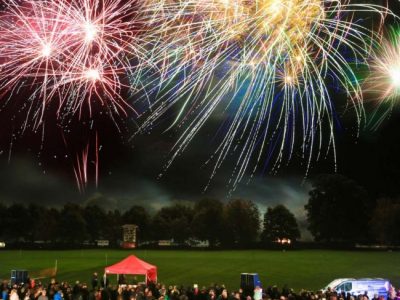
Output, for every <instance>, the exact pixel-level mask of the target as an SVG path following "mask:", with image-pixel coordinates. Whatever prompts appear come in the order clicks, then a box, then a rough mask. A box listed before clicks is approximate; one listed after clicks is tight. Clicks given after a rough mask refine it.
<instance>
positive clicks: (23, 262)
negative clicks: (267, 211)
mask: <svg viewBox="0 0 400 300" xmlns="http://www.w3.org/2000/svg"><path fill="white" fill-rule="evenodd" d="M131 253H133V254H135V255H136V256H138V257H139V258H141V259H144V260H146V261H147V262H149V263H151V264H154V265H156V266H158V278H159V281H161V282H163V283H166V284H184V285H191V284H193V283H198V284H199V285H206V286H208V285H209V284H210V283H219V284H222V283H224V284H225V285H226V286H227V287H228V288H230V289H236V288H237V287H238V286H239V284H240V276H239V274H240V273H241V272H257V273H259V274H260V277H261V281H262V283H263V285H264V286H267V285H274V284H276V285H278V286H282V285H283V284H288V285H289V287H292V288H294V289H295V290H299V289H301V288H305V289H311V290H316V289H319V288H322V287H323V286H325V285H326V284H327V283H329V282H330V281H331V280H332V279H334V278H341V277H384V278H388V279H390V280H391V281H392V283H393V284H394V285H395V286H396V287H399V286H400V252H355V251H324V250H303V251H286V252H282V251H262V250H254V251H250V250H249V251H159V250H135V251H124V250H76V251H25V250H21V251H18V250H15V251H8V250H3V251H0V278H9V277H10V270H11V269H14V268H17V269H18V268H21V269H27V270H29V271H30V272H31V274H32V275H35V274H39V273H40V270H43V269H47V268H52V267H54V265H55V261H56V260H57V262H58V273H57V279H58V280H60V281H62V280H68V281H70V282H74V281H75V280H80V281H81V282H85V281H86V282H89V281H90V277H91V274H92V273H93V272H94V271H97V272H99V273H100V274H102V273H103V270H104V267H105V266H106V265H110V264H113V263H115V262H117V261H119V260H121V259H123V258H125V257H126V256H128V255H129V254H131ZM36 276H37V275H36ZM110 278H111V282H113V281H114V282H115V276H110ZM43 281H46V280H43Z"/></svg>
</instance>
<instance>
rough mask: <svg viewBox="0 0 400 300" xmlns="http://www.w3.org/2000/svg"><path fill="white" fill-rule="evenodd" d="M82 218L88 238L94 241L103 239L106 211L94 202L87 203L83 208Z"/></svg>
mask: <svg viewBox="0 0 400 300" xmlns="http://www.w3.org/2000/svg"><path fill="white" fill-rule="evenodd" d="M82 213H83V218H84V219H85V224H86V232H87V233H88V236H89V239H90V240H91V241H92V242H94V241H96V240H98V239H103V238H104V236H105V232H104V231H105V229H104V228H105V227H106V221H107V218H106V213H105V212H104V210H103V209H102V208H100V207H99V206H98V205H96V204H91V205H87V206H86V207H85V208H84V209H83V212H82Z"/></svg>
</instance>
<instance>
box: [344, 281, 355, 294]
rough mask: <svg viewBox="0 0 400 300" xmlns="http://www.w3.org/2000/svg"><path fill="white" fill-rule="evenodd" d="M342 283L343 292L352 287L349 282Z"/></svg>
mask: <svg viewBox="0 0 400 300" xmlns="http://www.w3.org/2000/svg"><path fill="white" fill-rule="evenodd" d="M343 285H344V291H345V292H349V291H351V290H352V289H353V284H352V283H351V282H346V283H344V284H343Z"/></svg>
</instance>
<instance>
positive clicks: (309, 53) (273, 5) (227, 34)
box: [143, 0, 391, 187]
mask: <svg viewBox="0 0 400 300" xmlns="http://www.w3.org/2000/svg"><path fill="white" fill-rule="evenodd" d="M366 12H367V13H376V14H377V15H378V17H379V19H380V23H379V24H378V25H379V26H377V27H379V28H380V27H381V26H382V24H383V20H384V18H385V16H386V15H387V14H388V13H391V12H390V11H388V10H387V9H386V8H385V7H381V6H378V5H372V4H352V3H351V2H350V1H338V0H279V1H278V0H255V1H245V0H235V1H226V0H200V1H190V0H187V1H173V0H171V1H166V3H165V9H164V11H163V13H164V16H169V15H170V16H171V18H170V19H169V21H168V22H169V24H170V28H169V30H168V31H166V34H165V36H164V37H163V39H164V41H166V45H167V46H166V47H165V48H166V49H169V51H170V53H172V55H171V54H170V55H168V56H167V55H166V56H164V58H167V62H165V61H163V66H167V67H163V68H161V69H162V70H163V71H164V72H163V73H162V74H161V77H160V78H161V79H160V84H158V85H157V88H156V89H157V93H158V96H159V98H158V99H159V100H158V102H157V103H156V104H155V106H154V107H155V109H154V111H153V113H152V114H151V115H150V117H148V118H147V119H146V121H145V122H144V125H143V129H146V128H150V127H151V126H153V124H154V123H155V122H156V121H157V120H158V119H159V118H160V116H162V115H164V114H165V113H166V112H168V111H170V109H171V107H174V106H175V105H177V106H178V107H179V113H178V117H177V118H176V120H175V122H174V124H173V125H177V126H178V127H180V128H181V127H183V126H181V125H185V127H183V128H185V129H184V130H183V133H182V135H181V137H180V138H179V140H178V141H177V143H176V145H175V147H174V149H173V152H172V157H171V160H170V161H169V162H168V163H167V167H168V166H169V165H170V164H171V163H172V162H173V161H174V159H175V158H176V157H177V156H178V155H179V154H180V153H181V152H182V151H184V150H185V149H186V148H187V147H188V145H189V144H190V142H191V140H192V139H193V138H194V136H195V135H196V134H197V133H198V132H199V131H200V130H201V129H202V128H203V127H204V125H205V124H206V123H207V121H208V120H210V119H212V118H213V116H220V117H221V116H222V118H223V119H225V121H224V122H223V124H222V128H223V130H224V134H223V136H222V137H221V142H220V143H219V145H218V146H217V148H216V151H215V152H214V154H213V155H212V156H211V159H210V162H211V161H214V168H213V171H212V175H214V174H215V172H216V171H217V169H218V168H219V167H221V165H222V164H223V162H224V160H225V159H226V158H227V157H228V155H230V154H232V153H237V156H236V157H237V159H236V166H235V168H234V171H233V175H232V179H231V181H230V182H231V185H232V187H235V186H236V185H237V183H238V182H239V181H240V180H241V179H242V178H243V176H244V175H245V174H246V171H247V170H252V172H254V171H255V170H256V168H257V166H259V164H260V163H261V162H265V164H266V165H268V167H269V168H270V169H272V170H273V171H274V170H277V169H278V168H279V167H280V166H281V165H282V164H283V163H285V162H289V161H290V159H291V157H292V155H294V154H296V155H298V156H302V157H303V159H305V160H306V162H307V163H306V165H307V170H308V168H309V167H310V163H311V162H312V161H313V160H314V159H315V160H318V159H319V157H320V155H321V153H322V150H323V149H326V150H327V153H328V151H330V150H332V153H333V154H332V155H333V157H334V160H335V146H334V145H335V138H334V127H335V121H334V115H335V107H334V104H333V103H332V101H331V94H332V92H335V91H338V90H341V91H342V92H343V93H344V94H346V95H347V96H348V97H349V104H350V105H351V107H352V108H353V109H354V111H355V114H356V116H357V119H358V120H359V122H361V118H362V117H363V114H364V112H363V107H362V91H361V87H360V85H359V83H358V82H357V80H356V76H355V74H354V66H357V65H362V64H366V63H367V59H368V58H369V56H370V54H371V49H372V45H374V42H375V41H376V40H378V39H379V33H380V32H379V30H380V29H378V30H377V31H372V30H369V29H368V28H367V27H364V26H363V25H362V24H360V22H358V18H357V15H358V14H360V13H366ZM172 16H173V17H172ZM174 80H175V82H178V84H174V85H171V84H170V83H171V82H174ZM160 86H161V87H164V88H160ZM299 149H300V150H299Z"/></svg>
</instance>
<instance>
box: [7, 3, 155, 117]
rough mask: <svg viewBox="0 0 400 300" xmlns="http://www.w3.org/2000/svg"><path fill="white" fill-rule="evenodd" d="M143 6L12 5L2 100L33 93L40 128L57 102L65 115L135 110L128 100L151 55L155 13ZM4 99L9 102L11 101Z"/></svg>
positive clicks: (9, 7) (32, 106)
mask: <svg viewBox="0 0 400 300" xmlns="http://www.w3.org/2000/svg"><path fill="white" fill-rule="evenodd" d="M139 11H141V10H140V8H139V7H138V3H137V1H136V0H23V1H17V0H7V4H6V5H5V9H4V11H3V12H2V13H1V15H0V57H1V61H0V88H1V95H2V96H3V97H4V96H5V95H7V94H9V95H13V94H15V93H17V92H20V91H21V90H22V91H23V92H24V93H28V92H27V91H29V95H30V96H29V97H28V100H29V103H30V104H29V105H30V109H29V112H33V114H34V116H35V119H36V120H37V121H38V122H37V123H36V124H40V123H41V121H42V119H43V115H44V112H45V110H46V108H47V107H48V106H49V103H51V102H53V101H54V100H57V101H58V102H57V103H58V109H57V115H58V116H60V115H61V116H65V115H66V114H76V113H78V114H79V116H80V115H81V114H82V112H83V111H85V112H86V111H88V112H89V114H90V115H91V114H92V108H93V106H94V105H95V104H96V106H97V107H102V108H103V109H105V110H107V111H109V112H111V113H117V114H119V113H121V112H122V113H125V114H126V113H127V112H128V111H133V109H132V108H131V106H130V105H129V104H128V103H127V102H126V101H125V100H124V97H123V95H124V94H125V95H126V93H129V92H131V89H133V88H134V87H133V88H132V87H131V84H129V80H128V78H134V77H135V74H136V73H137V70H141V69H142V68H143V67H144V65H149V64H150V63H149V61H151V60H150V59H149V58H148V57H146V55H147V54H146V53H147V51H146V45H147V41H146V40H145V38H146V35H144V34H143V32H144V29H143V28H144V27H145V24H146V19H147V18H149V16H148V15H146V16H145V15H141V14H139V13H138V12H139ZM3 97H2V98H3Z"/></svg>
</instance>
